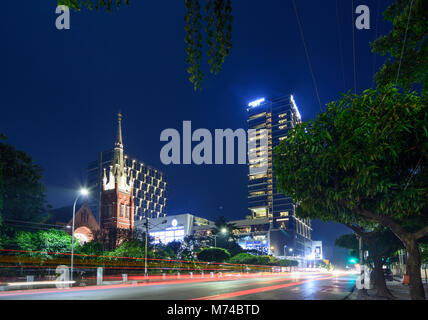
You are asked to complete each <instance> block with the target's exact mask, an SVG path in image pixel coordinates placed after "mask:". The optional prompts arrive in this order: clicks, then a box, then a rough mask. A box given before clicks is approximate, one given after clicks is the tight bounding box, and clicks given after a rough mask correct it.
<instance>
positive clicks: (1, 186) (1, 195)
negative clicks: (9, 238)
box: [0, 133, 6, 226]
mask: <svg viewBox="0 0 428 320" xmlns="http://www.w3.org/2000/svg"><path fill="white" fill-rule="evenodd" d="M1 140H6V137H5V136H4V135H3V134H1V133H0V141H1ZM2 168H3V163H2V161H1V160H0V226H1V224H2V220H3V219H2V216H3V215H2V212H3V198H4V181H3V169H2Z"/></svg>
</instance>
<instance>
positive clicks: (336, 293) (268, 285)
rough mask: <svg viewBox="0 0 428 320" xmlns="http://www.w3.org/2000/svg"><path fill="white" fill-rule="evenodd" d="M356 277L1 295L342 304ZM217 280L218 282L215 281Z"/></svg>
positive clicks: (197, 282) (205, 281)
mask: <svg viewBox="0 0 428 320" xmlns="http://www.w3.org/2000/svg"><path fill="white" fill-rule="evenodd" d="M355 279H356V276H355V275H348V274H346V275H345V274H342V275H332V274H327V273H324V274H323V273H310V274H309V273H306V274H299V275H290V274H287V275H281V276H263V277H254V278H245V279H233V280H223V279H211V281H208V280H210V279H198V280H182V281H172V282H168V283H165V282H163V283H159V282H158V283H139V284H122V285H108V286H98V287H84V288H73V289H62V290H60V289H41V290H27V291H26V290H21V291H8V292H0V300H4V299H9V300H29V299H38V300H94V299H95V300H110V299H115V300H123V299H126V300H222V299H238V300H338V299H344V298H345V297H346V296H347V295H348V294H349V293H350V292H351V291H352V288H353V286H354V284H355ZM213 280H214V281H213Z"/></svg>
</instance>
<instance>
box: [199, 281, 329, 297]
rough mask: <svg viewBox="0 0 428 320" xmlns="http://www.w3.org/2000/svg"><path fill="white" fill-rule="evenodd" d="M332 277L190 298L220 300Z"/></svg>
mask: <svg viewBox="0 0 428 320" xmlns="http://www.w3.org/2000/svg"><path fill="white" fill-rule="evenodd" d="M333 277H334V276H328V277H322V278H315V279H308V280H303V281H298V282H292V283H285V284H279V285H275V286H269V287H263V288H257V289H249V290H242V291H235V292H228V293H223V294H219V295H218V294H217V295H213V296H207V297H202V298H196V299H191V300H220V299H227V298H233V297H239V296H245V295H249V294H254V293H259V292H265V291H272V290H277V289H281V288H287V287H292V286H297V285H300V284H303V283H306V282H311V281H320V280H327V279H331V278H333Z"/></svg>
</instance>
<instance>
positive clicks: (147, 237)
mask: <svg viewBox="0 0 428 320" xmlns="http://www.w3.org/2000/svg"><path fill="white" fill-rule="evenodd" d="M145 224H146V241H145V250H144V276H145V277H147V242H148V241H149V218H148V217H147V218H146V223H145Z"/></svg>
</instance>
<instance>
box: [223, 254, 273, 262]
mask: <svg viewBox="0 0 428 320" xmlns="http://www.w3.org/2000/svg"><path fill="white" fill-rule="evenodd" d="M264 257H266V256H264ZM260 258H261V259H260ZM262 261H264V262H269V260H266V259H265V258H264V259H263V258H262V257H261V256H255V255H252V254H250V253H239V254H237V255H235V256H233V257H232V258H230V259H229V262H230V263H236V264H266V263H262Z"/></svg>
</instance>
